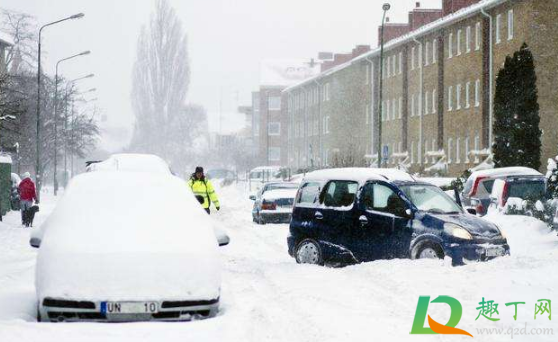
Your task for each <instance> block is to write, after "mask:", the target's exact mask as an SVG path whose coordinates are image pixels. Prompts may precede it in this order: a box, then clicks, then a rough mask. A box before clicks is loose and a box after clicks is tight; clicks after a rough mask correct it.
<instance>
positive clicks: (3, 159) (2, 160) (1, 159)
mask: <svg viewBox="0 0 558 342" xmlns="http://www.w3.org/2000/svg"><path fill="white" fill-rule="evenodd" d="M11 163H12V157H10V156H9V155H7V154H0V164H11Z"/></svg>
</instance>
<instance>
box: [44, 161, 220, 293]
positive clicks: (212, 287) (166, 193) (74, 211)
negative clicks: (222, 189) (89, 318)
mask: <svg viewBox="0 0 558 342" xmlns="http://www.w3.org/2000/svg"><path fill="white" fill-rule="evenodd" d="M181 188H183V191H180V189H181ZM41 229H42V230H43V231H44V238H43V241H42V245H41V248H40V250H39V255H38V260H37V291H38V295H39V298H43V297H46V296H51V297H62V298H75V299H89V300H146V299H181V300H188V299H214V298H217V297H218V296H219V286H220V270H219V269H220V267H219V261H218V252H217V243H216V239H215V235H214V234H213V231H212V226H211V219H210V217H209V216H208V215H207V214H206V213H205V212H204V211H203V209H202V208H201V206H200V205H199V203H198V202H197V201H196V200H195V198H194V196H192V194H191V193H189V191H188V189H187V188H186V187H185V185H184V183H183V181H181V180H180V179H178V178H175V177H167V176H157V175H148V176H147V175H144V174H141V173H129V172H109V171H107V172H101V173H98V172H94V173H87V174H83V175H80V176H77V177H75V178H74V179H73V180H72V182H71V184H70V186H69V187H68V189H67V191H66V193H65V194H64V197H63V198H62V199H60V202H59V204H58V206H57V207H56V209H55V210H54V212H53V213H52V215H51V216H50V217H49V218H48V220H47V221H46V222H45V223H44V225H43V226H42V227H41Z"/></svg>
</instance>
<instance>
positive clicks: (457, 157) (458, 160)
mask: <svg viewBox="0 0 558 342" xmlns="http://www.w3.org/2000/svg"><path fill="white" fill-rule="evenodd" d="M455 163H456V164H461V138H456V139H455Z"/></svg>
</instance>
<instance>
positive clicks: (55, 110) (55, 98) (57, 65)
mask: <svg viewBox="0 0 558 342" xmlns="http://www.w3.org/2000/svg"><path fill="white" fill-rule="evenodd" d="M90 53H91V51H83V52H81V53H78V54H76V55H73V56H70V57H66V58H63V59H61V60H59V61H58V62H57V63H56V76H55V78H54V79H55V81H54V172H53V177H54V196H56V195H57V193H58V178H57V169H58V67H59V66H60V63H62V62H65V61H68V60H70V59H74V58H77V57H80V56H86V55H89V54H90Z"/></svg>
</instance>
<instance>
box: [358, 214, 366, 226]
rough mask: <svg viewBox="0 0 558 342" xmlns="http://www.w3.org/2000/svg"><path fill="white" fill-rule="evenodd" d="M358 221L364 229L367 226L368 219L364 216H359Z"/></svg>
mask: <svg viewBox="0 0 558 342" xmlns="http://www.w3.org/2000/svg"><path fill="white" fill-rule="evenodd" d="M358 221H359V222H360V226H361V227H366V226H367V225H368V218H367V217H366V216H364V215H360V217H359V218H358Z"/></svg>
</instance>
